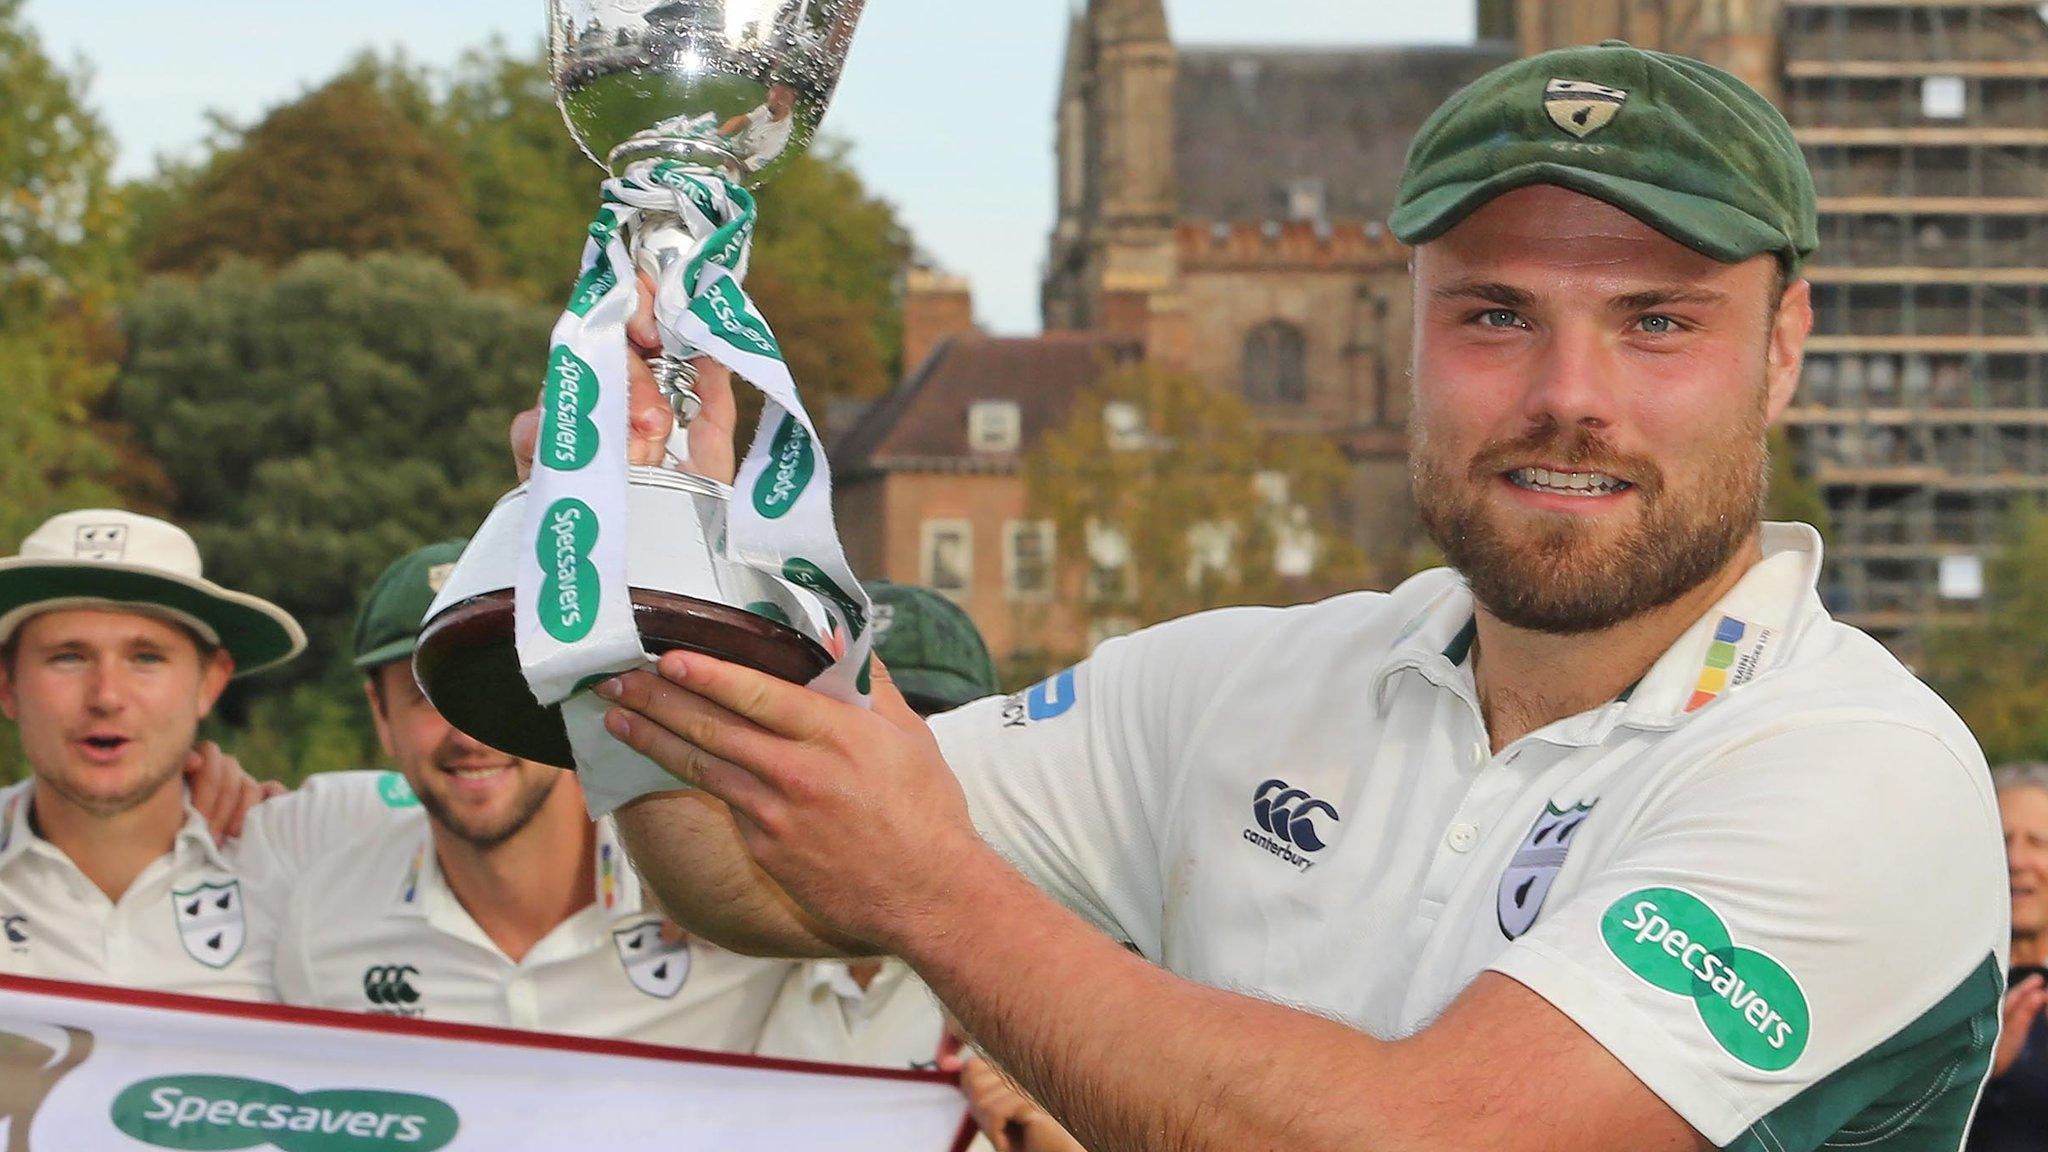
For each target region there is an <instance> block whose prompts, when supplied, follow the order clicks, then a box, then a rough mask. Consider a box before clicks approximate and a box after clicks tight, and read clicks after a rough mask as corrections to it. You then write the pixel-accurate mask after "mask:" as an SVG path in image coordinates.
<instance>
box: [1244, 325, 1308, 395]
mask: <svg viewBox="0 0 2048 1152" xmlns="http://www.w3.org/2000/svg"><path fill="white" fill-rule="evenodd" d="M1244 398H1245V399H1247V400H1249V401H1251V402H1252V403H1254V404H1300V403H1303V402H1305V401H1306V400H1307V399H1308V339H1307V337H1305V336H1303V335H1302V334H1301V329H1299V328H1297V327H1295V326H1294V325H1292V324H1289V323H1288V322H1287V321H1285V320H1268V321H1266V322H1265V323H1263V324H1260V325H1259V326H1258V327H1256V328H1253V329H1252V330H1251V333H1250V334H1249V335H1247V336H1246V337H1245V338H1244Z"/></svg>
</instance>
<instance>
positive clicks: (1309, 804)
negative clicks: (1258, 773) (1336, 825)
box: [1252, 780, 1343, 852]
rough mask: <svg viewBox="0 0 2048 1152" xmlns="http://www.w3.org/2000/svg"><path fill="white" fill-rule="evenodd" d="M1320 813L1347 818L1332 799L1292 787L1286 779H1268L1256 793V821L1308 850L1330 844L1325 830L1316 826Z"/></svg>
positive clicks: (1262, 826)
mask: <svg viewBox="0 0 2048 1152" xmlns="http://www.w3.org/2000/svg"><path fill="white" fill-rule="evenodd" d="M1318 815H1325V816H1328V817H1329V818H1330V819H1331V820H1332V821H1336V820H1341V819H1343V817H1341V816H1339V815H1337V810H1336V809H1335V808H1333V807H1331V806H1330V803H1329V802H1328V801H1326V800H1318V799H1316V798H1315V797H1313V796H1310V795H1309V794H1308V793H1306V792H1304V791H1302V790H1301V789H1299V788H1290V787H1288V785H1287V781H1285V780H1268V781H1266V782H1265V783H1263V784H1261V785H1259V787H1258V789H1257V790H1256V791H1254V792H1253V793H1252V820H1253V822H1255V823H1257V824H1258V826H1259V827H1261V828H1264V829H1265V830H1266V831H1268V832H1271V833H1272V834H1273V835H1275V836H1277V837H1279V838H1280V840H1281V841H1282V842H1283V843H1287V844H1292V845H1294V846H1295V847H1297V848H1300V849H1301V850H1302V851H1304V852H1315V851H1319V850H1321V849H1322V848H1323V847H1325V846H1326V842H1325V841H1324V840H1323V835H1322V830H1320V829H1318V828H1317V827H1316V820H1315V818H1316V817H1317V816H1318Z"/></svg>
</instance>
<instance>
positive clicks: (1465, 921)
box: [514, 42, 2009, 1152]
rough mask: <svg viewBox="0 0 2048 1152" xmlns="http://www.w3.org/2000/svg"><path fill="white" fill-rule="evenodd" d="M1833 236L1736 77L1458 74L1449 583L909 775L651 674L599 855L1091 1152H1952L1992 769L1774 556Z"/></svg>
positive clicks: (888, 741)
mask: <svg viewBox="0 0 2048 1152" xmlns="http://www.w3.org/2000/svg"><path fill="white" fill-rule="evenodd" d="M1815 218H1816V206H1815V198H1814V191H1813V182H1812V177H1811V174H1810V173H1809V172H1808V171H1807V168H1806V165H1805V162H1804V159H1803V157H1802V155H1801V153H1800V150H1799V146H1798V144H1797V142H1796V140H1795V139H1794V137H1793V135H1792V132H1791V130H1790V128H1789V127H1788V126H1787V125H1786V124H1785V121H1784V119H1783V117H1782V116H1780V115H1779V114H1778V113H1777V112H1776V110H1775V109H1772V108H1771V107H1770V106H1769V104H1768V103H1767V102H1766V101H1765V100H1764V99H1763V98H1762V97H1761V96H1760V95H1758V94H1757V93H1756V92H1754V91H1753V90H1751V89H1749V88H1748V87H1747V86H1745V85H1743V84H1742V83H1741V82H1740V81H1739V80H1737V79H1736V78H1734V77H1732V76H1730V75H1728V74H1726V73H1724V72H1720V71H1719V70H1716V69H1713V68H1710V67H1708V66H1706V65H1703V64H1700V63H1699V62H1697V61H1692V60H1688V59H1685V58H1683V57H1676V56H1671V55H1668V54H1662V53H1652V52H1643V51H1639V50H1636V49H1634V48H1631V47H1629V46H1628V45H1626V44H1622V43H1620V42H1609V43H1606V44H1603V45H1600V46H1598V47H1593V48H1579V49H1568V50H1563V51H1559V52H1552V53H1545V54H1543V55H1540V56H1534V57H1530V58H1527V59H1523V60H1520V61H1516V62H1513V63H1510V64H1508V65H1504V66H1503V67H1501V68H1499V69H1497V70H1495V71H1494V72H1492V73H1489V74H1488V75H1487V76H1484V77H1481V78H1480V79H1479V80H1477V81H1475V82H1474V83H1473V84H1471V85H1469V86H1467V87H1466V88H1465V89H1463V90H1461V91H1460V92H1459V93H1458V94H1456V95H1454V96H1453V97H1452V98H1451V99H1450V100H1448V101H1447V102H1446V103H1445V104H1444V106H1443V107H1441V108H1440V109H1439V110H1438V111H1437V113H1436V114H1435V115H1433V116H1432V117H1431V119H1430V120H1429V122H1428V123H1427V124H1425V126H1424V127H1423V129H1422V131H1421V132H1420V133H1419V134H1418V136H1417V138H1416V140H1415V142H1414V144H1413V145H1412V146H1411V148H1410V151H1409V156H1408V161H1407V167H1406V171H1405V173H1404V176H1403V181H1402V188H1401V193H1400V198H1399V203H1398V205H1397V207H1396V209H1395V212H1394V215H1393V218H1392V221H1391V223H1392V228H1393V231H1394V232H1395V234H1396V235H1397V236H1398V237H1399V238H1400V239H1402V240H1403V241H1404V242H1405V243H1408V244H1410V245H1412V246H1413V247H1414V290H1415V296H1416V308H1415V329H1416V331H1415V341H1414V356H1413V365H1412V368H1413V376H1414V390H1415V403H1414V406H1413V412H1414V417H1413V421H1414V426H1413V434H1414V435H1413V443H1412V446H1411V468H1412V472H1413V476H1414V480H1415V484H1414V488H1415V495H1416V498H1417V501H1418V504H1419V505H1420V506H1421V510H1422V513H1423V516H1422V519H1423V522H1424V525H1425V527H1426V528H1427V530H1428V531H1429V533H1430V535H1431V537H1432V539H1433V541H1434V542H1435V543H1436V544H1437V545H1438V546H1439V547H1441V548H1442V549H1443V551H1444V552H1445V554H1446V556H1447V557H1448V558H1449V560H1450V563H1451V566H1450V568H1448V569H1443V570H1437V571H1432V572H1427V573H1423V574H1421V575H1418V576H1416V577H1414V578H1411V579H1410V580H1409V581H1407V582H1406V583H1404V584H1403V585H1402V586H1401V587H1400V588H1397V589H1396V590H1394V591H1393V592H1391V593H1384V594H1382V593H1358V594H1353V595H1350V596H1342V597H1337V598H1335V599H1332V600H1329V601H1325V602H1323V603H1321V604H1315V605H1304V606H1299V607H1294V608H1288V609H1283V610H1273V609H1250V608H1247V609H1226V610H1222V611H1218V612H1211V613H1204V614H1201V615H1198V616H1194V617H1190V618H1188V619H1185V620H1180V621H1173V622H1170V623H1167V624H1164V625H1160V626H1158V627H1156V628H1152V629H1148V630H1146V631H1144V632H1140V633H1138V634H1135V635H1133V636H1130V637H1124V638H1120V639H1117V640H1113V641H1110V642H1108V643H1105V644H1104V645H1102V646H1101V647H1100V648H1098V649H1097V650H1096V652H1095V654H1094V655H1093V656H1092V657H1090V659H1089V660H1088V661H1087V662H1086V663H1085V664H1083V665H1081V666H1079V667H1078V668H1076V669H1072V670H1069V671H1067V672H1064V673H1061V674H1059V675H1057V676H1054V677H1052V678H1050V679H1048V680H1047V681H1045V682H1043V683H1042V684H1040V685H1038V686H1036V687H1035V688H1033V689H1030V690H1027V691H1026V692H1023V693H1019V694H1017V695H1016V696H1014V697H1011V698H1008V699H998V700H993V701H983V702H981V703H979V704H975V705H970V706H968V707H966V708H962V709H959V710H956V711H954V712H951V713H947V714H945V715H943V716H941V717H937V718H935V719H934V721H933V722H932V724H931V725H930V726H929V728H928V727H927V726H926V725H925V723H924V722H923V721H922V720H921V719H920V718H919V717H917V716H916V715H915V713H914V712H913V711H912V710H911V709H910V708H909V707H908V706H907V705H906V704H904V703H903V701H902V699H901V697H900V695H899V694H897V693H896V692H894V690H893V689H892V687H891V685H890V683H889V681H888V678H887V676H886V672H885V670H884V669H883V668H882V667H881V666H879V665H878V666H877V675H876V681H875V682H876V691H875V694H874V708H873V710H872V711H863V710H861V709H857V708H854V707H852V706H849V705H845V704H841V703H839V702H837V701H833V700H831V699H829V698H826V697H824V696H823V695H821V694H819V693H815V692H810V691H807V690H805V689H802V688H800V687H797V686H792V685H786V684H782V683H780V682H777V681H774V680H772V678H769V677H764V676H761V675H757V674H754V673H750V672H748V671H747V670H745V669H742V668H739V667H737V666H734V665H732V664H729V663H726V662H723V661H718V660H715V659H711V658H707V657H702V656H698V655H694V654H681V653H670V654H668V655H666V656H664V657H663V658H662V660H661V661H660V663H659V666H658V672H657V673H641V672H635V673H631V674H628V675H625V676H621V677H617V678H615V679H614V680H611V681H607V682H605V683H604V684H602V685H599V686H598V689H597V690H598V691H599V693H600V694H601V695H604V696H606V697H608V698H610V699H612V700H614V701H616V702H617V703H618V705H619V707H618V708H617V709H616V710H615V711H614V712H613V713H612V714H611V715H610V716H609V718H608V722H609V724H610V725H611V727H612V730H613V732H614V734H615V735H616V736H618V737H619V738H620V739H621V740H622V741H624V742H625V743H627V744H628V745H629V746H631V747H633V748H634V749H636V750H638V751H640V752H642V753H643V754H646V755H648V756H650V757H652V758H653V759H655V760H656V761H657V762H659V763H661V764H662V765H663V766H664V767H666V768H667V769H668V770H669V771H670V772H672V773H673V774H675V775H676V776H677V778H678V779H679V780H680V781H682V782H683V783H685V784H688V785H691V786H692V790H688V791H678V792H664V793H660V794H657V795H653V796H649V797H647V798H644V799H641V800H639V801H636V802H635V803H633V804H631V805H628V806H627V807H625V808H624V809H622V810H621V811H620V813H619V820H620V825H621V828H622V830H623V831H624V832H625V833H626V835H627V837H628V840H629V842H630V843H631V844H632V847H633V851H634V858H635V860H636V862H637V863H638V864H639V865H640V867H641V870H642V873H643V875H644V876H645V877H646V878H647V880H648V881H649V882H650V885H651V886H652V887H653V888H655V889H656V891H658V893H659V894H660V898H661V900H662V902H663V904H664V906H665V907H667V908H668V909H669V911H670V912H672V913H674V914H675V915H676V916H677V917H678V918H679V920H680V921H681V922H682V923H683V924H684V925H685V926H686V927H688V928H690V929H692V930H694V931H699V932H703V933H705V934H707V935H709V936H711V937H712V938H714V939H717V940H720V941H721V942H724V943H726V944H728V945H729V946H732V947H736V948H744V949H747V950H749V951H757V952H761V953H764V954H786V955H816V954H818V953H819V952H820V951H837V952H839V953H841V954H843V955H849V956H859V955H869V954H872V953H873V952H875V951H877V950H879V951H885V952H888V953H891V954H893V955H897V956H899V957H902V958H904V959H905V960H907V961H908V962H909V963H910V964H911V966H912V967H913V969H914V970H915V971H916V972H917V973H918V975H919V976H920V977H921V978H922V979H924V980H925V981H926V983H928V984H929V985H930V986H931V987H932V988H933V989H934V990H935V991H936V992H937V994H938V995H939V997H940V999H941V1001H942V1002H943V1003H944V1004H945V1006H946V1007H947V1008H948V1009H949V1010H950V1011H951V1012H952V1013H953V1015H954V1016H955V1017H956V1018H957V1019H958V1020H959V1021H960V1022H961V1023H962V1024H963V1025H964V1026H965V1027H966V1029H967V1030H968V1031H969V1033H970V1034H971V1035H972V1036H973V1037H974V1039H975V1041H976V1043H977V1045H979V1046H980V1047H981V1048H982V1049H983V1050H984V1051H986V1052H988V1053H989V1054H990V1055H991V1056H992V1057H993V1058H995V1059H996V1060H997V1061H998V1062H999V1063H1000V1064H1001V1065H1002V1067H1003V1068H1004V1069H1006V1070H1007V1071H1008V1072H1009V1073H1011V1074H1012V1075H1013V1076H1015V1077H1016V1078H1017V1080H1018V1082H1019V1083H1020V1084H1022V1085H1023V1086H1024V1087H1025V1088H1027V1089H1029V1091H1030V1093H1031V1095H1032V1096H1034V1097H1036V1098H1038V1099H1039V1100H1041V1101H1042V1102H1044V1103H1045V1104H1046V1105H1047V1106H1048V1108H1047V1110H1048V1111H1049V1112H1050V1113H1051V1114H1052V1115H1054V1116H1056V1117H1058V1118H1059V1119H1060V1120H1062V1121H1063V1122H1065V1123H1066V1125H1067V1126H1068V1127H1069V1128H1071V1129H1072V1130H1073V1132H1074V1134H1075V1135H1076V1136H1077V1137H1079V1138H1080V1139H1081V1140H1082V1141H1083V1142H1084V1143H1085V1144H1087V1145H1088V1146H1090V1147H1092V1148H1094V1149H1096V1152H1110V1150H1123V1149H1138V1148H1152V1147H1163V1146H1171V1147H1175V1148H1185V1149H1207V1148H1215V1149H1225V1148H1231V1149H1234V1148H1243V1147H1255V1148H1268V1147H1279V1146H1283V1145H1284V1146H1286V1147H1290V1148H1296V1149H1304V1148H1350V1147H1358V1146H1360V1145H1361V1143H1363V1144H1365V1145H1367V1146H1370V1147H1374V1148H1379V1149H1425V1148H1452V1147H1455V1148H1491V1149H1548V1148H1572V1149H1577V1150H1588V1152H1595V1150H1604V1149H1613V1150H1617V1152H1618V1150H1621V1149H1627V1150H1630V1152H1635V1150H1638V1149H1685V1148H1692V1149H1698V1148H1706V1147H1710V1146H1725V1147H1739V1148H1755V1149H1768V1150H1769V1152H1793V1150H1806V1149H1815V1148H1819V1147H1820V1146H1822V1145H1823V1144H1828V1143H1843V1142H1854V1143H1855V1144H1856V1145H1857V1146H1858V1147H1862V1148H1866V1149H1907V1148H1912V1149H1921V1148H1934V1147H1955V1146H1957V1145H1959V1144H1960V1143H1961V1141H1962V1139H1963V1134H1964V1129H1965V1126H1966V1123H1967V1118H1968V1116H1969V1115H1970V1113H1971V1110H1972V1108H1973V1107H1974V1104H1975V1102H1976V1099H1977V1097H1978V1095H1979V1093H1980V1091H1981V1088H1982V1085H1983V1082H1984V1079H1985V1077H1986V1076H1987V1075H1988V1072H1989V1070H1990V1065H1991V1060H1992V1046H1993V1041H1994V1038H1995V1036H1996V1034H1997V1025H1998V1019H1999V1013H2000V1004H2001V999H2002V994H2003V990H2004V968H2005V951H2006V949H2007V946H2008V943H2009V939H2008V935H2009V928H2008V922H2007V921H2008V912H2009V909H2008V902H2007V898H2006V894H2005V884H2004V882H2003V880H2002V879H2001V870H2002V863H2003V862H2002V859H2001V854H2000V852H1999V848H1998V837H1997V829H1998V820H1997V812H1996V806H1995V802H1994V800H1993V798H1992V794H1991V790H1990V785H1989V781H1988V778H1987V774H1986V771H1985V768H1984V765H1983V760H1982V755H1981V753H1980V752H1979V751H1978V749H1977V746H1976V743H1975V741H1974V740H1973V739H1972V738H1971V736H1970V734H1969V733H1968V731H1967V730H1966V729H1965V728H1964V726H1963V725H1962V723H1961V721H1960V720H1958V719H1957V718H1956V717H1955V715H1954V714H1953V712H1952V711H1950V710H1949V709H1948V708H1947V707H1946V706H1945V705H1944V704H1942V702H1941V701H1940V700H1939V699H1938V698H1936V697H1935V696H1934V695H1933V694H1932V693H1931V692H1930V691H1928V690H1927V689H1926V688H1925V687H1924V686H1923V685H1921V684H1920V683H1919V682H1918V681H1916V680H1915V679H1914V678H1913V677H1912V676H1911V674H1910V673H1909V672H1908V671H1907V670H1906V669H1904V668H1903V667H1901V666H1900V665H1899V664H1898V662H1897V661H1896V660H1895V659H1894V658H1893V657H1892V656H1890V655H1889V654H1888V653H1887V652H1885V651H1884V649H1883V648H1882V647H1880V646H1879V645H1878V644H1876V643H1875V642H1874V641H1872V640H1870V639H1869V638H1868V637H1866V636H1864V635H1862V634H1861V633H1859V632H1857V631H1855V630H1854V629H1853V628H1850V627H1848V626H1846V625H1843V624H1840V623H1838V622H1835V621H1833V620H1832V619H1830V618H1829V617H1828V615H1827V614H1826V611H1825V609H1824V608H1823V607H1822V606H1821V604H1820V603H1819V600H1818V598H1817V596H1816V594H1815V591H1814V584H1815V580H1816V577H1817V574H1818V571H1819V567H1820V541H1819V539H1818V536H1817V535H1816V534H1815V533H1814V532H1813V531H1812V529H1811V528H1809V527H1806V526H1803V525H1778V524H1772V525H1765V524H1762V523H1761V510H1762V507H1763V496H1764V484H1765V477H1766V475H1767V468H1766V463H1767V454H1766V449H1765V440H1764V432H1765V429H1766V428H1767V427H1768V425H1769V424H1770V423H1771V422H1772V421H1774V420H1775V419H1776V418H1777V417H1778V416H1779V414H1780V413H1781V412H1782V411H1783V409H1784V408H1785V406H1786V405H1787V404H1788V403H1789V402H1790V401H1791V399H1792V396H1793V394H1794V391H1795V389H1796V386H1797V383H1798V379H1799V369H1800V362H1801V359H1802V356H1803V352H1804V347H1805V340H1806V336H1807V334H1808V333H1809V331H1810V330H1811V326H1812V303H1811V286H1810V285H1809V284H1808V283H1807V282H1805V281H1804V280H1802V279H1800V278H1799V271H1800V267H1801V264H1802V262H1803V261H1804V259H1805V258H1806V257H1807V256H1808V255H1809V254H1810V253H1811V252H1812V251H1813V249H1814V248H1815V247H1816V245H1817V230H1816V226H1815ZM635 326H636V327H640V326H644V320H636V325H635ZM635 339H636V342H640V337H639V336H637V335H636V337H635ZM720 382H721V380H720V377H719V376H718V375H717V374H715V373H707V374H704V375H702V376H700V378H699V381H698V383H699V391H700V393H703V392H706V391H707V389H709V390H714V391H715V390H716V388H717V385H718V384H719V383H720ZM635 387H636V396H638V397H643V398H648V399H651V398H652V396H653V389H652V387H651V382H650V380H649V377H648V374H647V372H646V371H645V370H644V369H641V370H637V371H636V373H635ZM635 407H636V410H639V409H640V408H641V402H640V400H636V401H635ZM710 407H712V404H711V400H710V397H708V396H707V409H708V408H710ZM535 420H536V418H535V416H534V415H533V414H531V413H529V414H527V415H525V416H522V417H521V418H520V420H519V421H518V422H517V423H516V425H515V435H514V445H515V451H521V450H523V449H526V448H528V447H529V446H530V441H531V437H532V431H533V429H534V426H535ZM653 431H654V429H652V428H648V429H643V430H641V432H640V435H641V436H642V437H643V438H644V440H645V441H648V442H652V441H653V440H654V437H653V436H652V432H653ZM691 432H692V444H693V453H694V446H695V444H696V443H697V430H696V429H695V428H693V429H692V430H691ZM633 447H634V450H635V454H636V456H637V455H638V454H639V453H640V452H641V451H642V449H643V444H642V442H641V440H639V439H636V441H635V443H634V445H633ZM726 451H727V453H728V457H727V458H728V460H729V453H730V448H729V447H728V448H727V449H726ZM692 460H693V465H694V466H695V467H697V468H699V469H700V470H705V471H707V472H710V473H711V474H713V475H719V476H726V477H729V476H730V471H729V469H728V470H726V471H723V472H720V471H715V470H713V468H712V465H711V463H710V462H709V461H707V460H705V459H702V458H699V457H697V456H695V455H694V454H693V456H692ZM1126 944H1128V945H1130V946H1132V947H1134V948H1135V949H1136V950H1137V951H1138V952H1139V953H1140V954H1141V956H1133V955H1131V954H1130V952H1129V951H1127V950H1126V947H1125V945H1126ZM1475 1101H1478V1102H1483V1105H1475Z"/></svg>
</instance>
